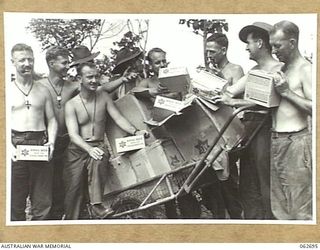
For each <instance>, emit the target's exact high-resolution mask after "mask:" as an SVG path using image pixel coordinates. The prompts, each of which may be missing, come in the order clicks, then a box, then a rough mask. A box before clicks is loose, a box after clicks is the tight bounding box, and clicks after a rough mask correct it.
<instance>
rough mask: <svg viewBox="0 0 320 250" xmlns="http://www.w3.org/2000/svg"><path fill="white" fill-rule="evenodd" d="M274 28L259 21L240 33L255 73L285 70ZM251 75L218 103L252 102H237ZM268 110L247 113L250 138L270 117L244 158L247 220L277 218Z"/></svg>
mask: <svg viewBox="0 0 320 250" xmlns="http://www.w3.org/2000/svg"><path fill="white" fill-rule="evenodd" d="M271 29H272V26H271V25H270V24H267V23H263V22H255V23H253V24H252V25H248V26H245V27H244V28H242V29H241V30H240V32H239V38H240V40H241V41H243V42H245V43H246V44H247V48H246V50H247V51H248V52H249V57H250V59H251V60H254V61H255V62H257V65H255V66H254V67H253V68H252V69H251V70H261V71H264V72H268V73H269V72H276V71H278V70H280V69H281V67H282V63H279V62H278V61H277V60H275V59H274V58H273V57H272V54H271V46H270V43H269V32H270V31H271ZM247 78H248V74H246V75H245V76H244V77H242V78H241V79H240V80H239V81H238V82H237V83H235V84H234V85H232V86H228V87H227V88H226V91H225V92H224V93H223V95H222V96H221V97H220V98H217V101H220V102H222V103H225V104H227V105H230V106H242V105H248V104H252V102H250V101H247V100H243V99H235V97H242V96H243V94H244V91H245V85H246V82H247ZM267 113H268V111H267V110H261V111H248V112H246V113H245V114H244V117H243V123H244V125H245V129H246V135H247V137H250V135H251V134H252V133H253V131H254V130H255V128H257V126H259V124H260V123H261V122H262V121H263V120H264V118H266V119H267V120H265V122H264V125H263V126H262V127H261V129H260V130H259V132H258V133H257V134H256V135H255V137H254V138H253V140H252V141H251V143H250V144H249V145H248V147H247V149H246V150H245V151H244V152H243V153H242V155H241V159H240V194H241V198H242V205H243V209H244V218H245V219H273V218H274V217H273V215H272V212H271V201H270V157H269V152H270V136H271V135H270V128H271V117H270V116H268V117H266V115H267Z"/></svg>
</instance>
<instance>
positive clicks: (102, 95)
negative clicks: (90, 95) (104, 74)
mask: <svg viewBox="0 0 320 250" xmlns="http://www.w3.org/2000/svg"><path fill="white" fill-rule="evenodd" d="M96 94H97V98H98V100H101V99H103V100H105V102H106V103H107V102H109V101H110V100H112V99H111V97H110V95H109V93H108V92H106V91H104V90H102V89H100V88H99V89H98V90H97V91H96Z"/></svg>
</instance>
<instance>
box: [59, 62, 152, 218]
mask: <svg viewBox="0 0 320 250" xmlns="http://www.w3.org/2000/svg"><path fill="white" fill-rule="evenodd" d="M77 72H78V75H79V76H80V80H81V91H80V93H79V94H78V95H76V96H75V97H74V98H72V99H71V100H70V101H68V102H67V104H66V125H67V128H68V132H69V136H70V139H71V143H70V145H69V147H68V149H67V153H66V158H65V167H64V183H65V188H66V193H65V194H66V195H65V215H66V216H65V219H69V220H70V219H78V218H79V214H80V208H81V203H82V202H83V198H84V197H83V190H84V189H87V190H88V192H89V194H88V195H89V199H90V205H91V206H90V207H91V210H92V212H93V213H94V214H95V215H96V216H97V217H99V218H104V217H106V216H108V215H110V214H111V213H112V211H111V209H108V208H105V207H104V206H103V204H102V202H103V191H104V186H105V182H106V178H107V172H106V171H107V167H108V158H109V153H108V151H107V149H106V147H105V145H104V143H103V141H104V133H105V124H106V112H108V113H109V115H110V116H111V118H112V119H114V121H115V122H116V123H117V125H119V127H120V128H122V129H123V130H125V131H126V132H128V133H129V134H131V135H142V134H143V135H146V133H147V132H146V131H143V130H141V131H139V130H138V129H136V128H135V127H134V126H132V125H131V124H130V123H129V122H128V121H127V120H126V119H125V118H124V117H123V116H122V115H121V114H120V112H119V111H118V110H117V109H116V107H115V106H114V104H113V101H112V100H111V98H110V97H109V95H108V94H107V93H106V92H104V91H103V89H101V88H99V89H98V73H97V69H96V66H95V65H94V64H93V63H90V62H87V63H83V64H80V65H79V66H78V68H77ZM86 172H87V174H86ZM86 176H88V177H86ZM85 179H87V183H86V181H85Z"/></svg>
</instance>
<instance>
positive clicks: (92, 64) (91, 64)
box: [77, 62, 96, 75]
mask: <svg viewBox="0 0 320 250" xmlns="http://www.w3.org/2000/svg"><path fill="white" fill-rule="evenodd" d="M85 66H88V67H89V68H91V69H93V68H96V65H95V64H94V63H93V62H84V63H80V64H79V65H77V74H78V75H82V69H83V68H84V67H85Z"/></svg>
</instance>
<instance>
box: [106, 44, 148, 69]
mask: <svg viewBox="0 0 320 250" xmlns="http://www.w3.org/2000/svg"><path fill="white" fill-rule="evenodd" d="M141 53H142V51H141V50H140V49H139V48H137V47H134V48H132V49H131V48H122V49H121V50H119V52H118V54H117V57H116V59H115V67H114V69H113V70H112V73H113V74H121V73H122V72H123V71H124V70H125V69H124V66H125V65H124V63H126V62H129V61H130V60H132V59H134V58H136V57H138V56H140V55H141Z"/></svg>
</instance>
